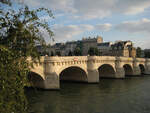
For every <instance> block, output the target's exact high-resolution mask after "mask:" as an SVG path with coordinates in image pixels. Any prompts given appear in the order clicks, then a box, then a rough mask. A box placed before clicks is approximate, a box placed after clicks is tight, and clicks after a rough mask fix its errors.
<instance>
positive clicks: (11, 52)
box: [0, 0, 53, 113]
mask: <svg viewBox="0 0 150 113" xmlns="http://www.w3.org/2000/svg"><path fill="white" fill-rule="evenodd" d="M7 4H8V5H7ZM10 4H11V2H10V1H9V0H8V2H6V1H5V0H2V1H0V6H1V7H0V113H25V111H26V110H27V108H26V104H27V101H26V99H25V95H24V90H23V87H24V85H25V84H26V81H27V80H26V76H27V73H28V72H29V71H30V70H29V66H31V65H32V63H33V62H34V61H35V60H37V58H39V54H38V52H37V48H36V46H37V45H38V44H40V45H45V40H44V37H43V35H42V33H41V32H40V31H41V29H44V30H46V31H47V32H48V34H49V37H50V38H51V37H52V36H53V32H52V31H51V30H50V27H49V25H48V23H47V22H46V21H41V19H40V17H39V15H40V13H42V14H43V13H45V14H46V15H48V16H50V17H53V15H52V13H51V11H50V10H48V9H45V8H39V9H36V10H30V9H29V8H28V7H27V6H24V7H22V8H20V9H19V10H16V9H13V6H12V5H10ZM4 5H6V6H5V7H4ZM6 7H7V8H6ZM28 57H31V58H32V60H33V62H31V63H29V62H28V60H27V58H28Z"/></svg>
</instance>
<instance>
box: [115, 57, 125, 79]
mask: <svg viewBox="0 0 150 113" xmlns="http://www.w3.org/2000/svg"><path fill="white" fill-rule="evenodd" d="M115 68H116V74H115V76H116V78H125V71H124V68H123V67H122V64H121V59H120V58H119V57H116V60H115Z"/></svg>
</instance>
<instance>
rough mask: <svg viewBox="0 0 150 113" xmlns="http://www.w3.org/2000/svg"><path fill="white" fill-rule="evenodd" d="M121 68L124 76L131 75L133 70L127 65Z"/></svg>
mask: <svg viewBox="0 0 150 113" xmlns="http://www.w3.org/2000/svg"><path fill="white" fill-rule="evenodd" d="M123 68H124V72H125V76H126V75H127V76H128V75H133V69H132V67H131V66H130V65H129V64H125V65H124V66H123Z"/></svg>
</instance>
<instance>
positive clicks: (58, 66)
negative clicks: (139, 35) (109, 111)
mask: <svg viewBox="0 0 150 113" xmlns="http://www.w3.org/2000/svg"><path fill="white" fill-rule="evenodd" d="M141 74H150V59H144V58H131V57H113V56H65V57H58V56H53V57H48V56H43V57H41V60H40V63H37V64H34V68H31V72H30V74H29V75H28V78H29V80H30V81H31V83H32V85H34V86H35V87H38V88H43V89H59V88H60V80H66V81H78V82H87V83H98V82H99V81H100V78H102V77H105V78H125V76H126V75H129V76H135V75H139V76H140V75H141Z"/></svg>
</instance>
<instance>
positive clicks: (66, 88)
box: [27, 76, 150, 113]
mask: <svg viewBox="0 0 150 113" xmlns="http://www.w3.org/2000/svg"><path fill="white" fill-rule="evenodd" d="M149 86H150V77H149V76H144V77H133V78H126V79H101V81H100V83H99V84H81V83H62V84H61V90H60V91H37V90H36V91H34V90H29V89H28V90H27V97H28V100H29V103H30V113H149V112H150V96H149V95H150V87H149Z"/></svg>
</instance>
